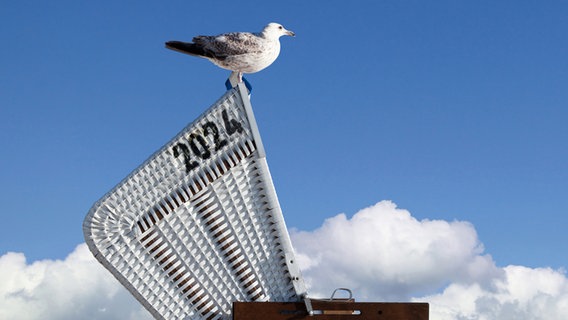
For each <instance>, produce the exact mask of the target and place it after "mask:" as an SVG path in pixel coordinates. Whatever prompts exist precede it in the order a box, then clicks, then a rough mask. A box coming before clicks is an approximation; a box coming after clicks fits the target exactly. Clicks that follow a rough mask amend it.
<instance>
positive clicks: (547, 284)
mask: <svg viewBox="0 0 568 320" xmlns="http://www.w3.org/2000/svg"><path fill="white" fill-rule="evenodd" d="M291 236H292V241H293V243H294V246H295V248H296V251H297V252H296V253H297V258H298V261H299V262H300V264H301V267H302V271H303V275H304V277H305V278H306V281H307V282H308V284H309V287H310V293H311V296H312V297H315V298H323V297H329V295H330V294H331V292H332V291H333V289H335V288H337V287H347V288H350V289H352V290H353V292H354V295H355V298H356V299H357V300H358V301H421V302H428V303H430V319H433V320H438V319H440V320H446V319H448V320H449V319H452V320H454V319H456V320H458V319H459V320H465V319H468V320H472V319H479V320H485V319H487V320H489V319H546V320H555V319H565V317H566V315H567V314H568V279H567V278H566V275H565V273H564V271H563V270H553V269H550V268H527V267H523V266H506V267H499V266H496V265H495V263H494V261H493V259H492V258H491V256H490V255H488V254H486V253H485V252H484V248H483V245H482V243H481V242H480V240H479V239H478V237H477V233H476V231H475V228H474V227H473V225H471V224H470V223H468V222H461V221H452V222H448V221H443V220H421V221H419V220H417V219H416V218H414V217H412V215H411V214H410V213H409V212H408V211H406V210H402V209H399V208H397V207H396V205H395V204H394V203H392V202H390V201H382V202H379V203H377V204H376V205H374V206H371V207H368V208H365V209H363V210H361V211H359V212H358V213H356V214H355V215H353V217H351V218H347V216H346V215H344V214H339V215H337V216H335V217H332V218H329V219H327V220H326V221H325V222H324V223H323V224H322V226H321V227H320V228H318V229H316V230H313V231H299V230H294V231H292V233H291ZM0 319H42V320H44V319H47V320H51V319H58V320H60V319H64V320H65V319H117V320H118V319H151V316H150V314H149V313H148V312H146V311H145V310H144V309H143V307H142V306H141V305H140V304H139V303H138V302H137V301H136V300H135V299H134V298H133V297H132V296H131V295H130V294H129V293H128V292H127V291H126V289H124V288H123V287H122V286H121V285H120V284H119V283H118V281H116V280H115V279H114V278H113V277H112V276H111V275H110V273H109V272H108V271H106V270H105V269H104V268H103V267H102V266H101V265H100V264H99V263H98V262H97V261H96V260H95V259H94V258H93V256H92V255H91V253H90V252H89V250H88V248H87V246H86V245H85V244H81V245H79V246H77V248H76V249H75V250H74V251H73V252H72V253H71V254H70V255H69V256H68V257H67V258H66V259H64V260H42V261H36V262H33V263H27V262H26V259H25V256H24V255H23V254H22V253H6V254H4V255H3V256H1V257H0Z"/></svg>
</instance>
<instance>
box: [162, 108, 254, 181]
mask: <svg viewBox="0 0 568 320" xmlns="http://www.w3.org/2000/svg"><path fill="white" fill-rule="evenodd" d="M221 117H222V118H223V125H224V126H225V131H226V132H227V134H228V135H229V136H231V135H233V134H234V133H235V132H238V133H241V132H243V126H242V125H241V123H240V122H238V121H237V120H235V119H229V115H228V114H227V110H223V112H221ZM201 128H202V131H203V135H200V134H196V133H192V134H190V135H189V139H188V144H189V146H188V145H187V144H185V143H181V142H180V143H178V144H176V145H175V146H173V148H172V151H173V154H174V157H176V158H177V157H179V156H183V163H184V165H185V172H186V173H189V172H190V171H191V170H193V169H195V168H196V167H198V166H199V163H198V162H197V161H194V160H192V158H191V152H190V150H191V151H193V154H194V155H196V156H197V157H198V158H201V159H203V160H205V159H209V158H210V157H211V150H210V147H209V145H208V144H207V141H205V138H204V137H207V136H209V135H212V136H213V144H214V147H215V151H218V150H220V149H221V148H222V147H224V146H226V145H227V140H225V139H222V138H221V136H220V134H219V128H218V127H217V125H216V124H215V123H214V122H211V121H209V122H206V123H205V124H203V126H202V127H201ZM198 144H199V145H200V146H201V149H200V148H199V147H198Z"/></svg>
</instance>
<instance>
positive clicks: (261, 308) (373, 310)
mask: <svg viewBox="0 0 568 320" xmlns="http://www.w3.org/2000/svg"><path fill="white" fill-rule="evenodd" d="M312 307H313V310H314V311H315V312H316V314H315V315H314V316H309V315H308V313H307V311H306V305H305V304H304V303H303V302H234V303H233V320H428V319H429V305H428V303H404V302H339V301H318V300H312Z"/></svg>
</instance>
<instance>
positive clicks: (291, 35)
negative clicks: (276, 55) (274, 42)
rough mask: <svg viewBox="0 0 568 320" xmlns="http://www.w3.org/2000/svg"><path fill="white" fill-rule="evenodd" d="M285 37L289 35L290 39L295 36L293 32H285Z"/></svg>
mask: <svg viewBox="0 0 568 320" xmlns="http://www.w3.org/2000/svg"><path fill="white" fill-rule="evenodd" d="M286 35H289V36H290V37H295V36H296V34H295V33H294V31H290V30H286Z"/></svg>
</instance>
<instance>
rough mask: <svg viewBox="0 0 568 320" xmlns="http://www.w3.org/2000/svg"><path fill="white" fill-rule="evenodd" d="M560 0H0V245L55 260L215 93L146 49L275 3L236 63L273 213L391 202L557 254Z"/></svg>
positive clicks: (565, 172)
mask: <svg viewBox="0 0 568 320" xmlns="http://www.w3.org/2000/svg"><path fill="white" fill-rule="evenodd" d="M567 16H568V3H567V2H565V1H545V2H543V1H540V2H539V1H525V0H520V1H498V2H495V1H429V2H426V1H352V2H345V1H341V2H340V1H326V2H325V3H324V2H314V1H286V2H279V3H273V2H265V1H246V2H235V1H231V2H223V1H216V2H206V1H205V2H204V1H200V2H188V1H170V2H168V3H162V2H160V3H158V2H139V1H103V2H83V3H80V2H77V1H56V2H39V1H17V2H14V1H12V2H3V3H2V4H0V41H1V43H2V44H3V45H2V47H3V50H1V51H0V125H1V130H2V135H0V150H1V151H0V152H1V153H2V157H1V167H0V168H1V169H0V181H2V182H1V183H0V203H1V204H2V205H1V209H0V220H1V221H2V223H0V254H5V253H7V252H21V253H23V254H25V256H26V257H27V259H28V261H36V260H42V259H63V258H65V257H66V256H67V255H68V254H69V253H70V252H72V251H73V250H74V248H75V247H76V246H77V245H78V244H80V243H82V242H83V241H84V240H83V235H82V229H81V224H82V221H83V218H84V217H85V215H86V213H87V211H88V210H89V208H90V207H91V205H92V204H93V203H94V202H95V201H96V200H97V199H99V198H100V197H101V196H103V195H104V194H105V193H106V192H107V191H108V190H110V189H111V188H112V187H113V186H114V185H115V184H117V183H118V182H119V181H120V180H121V179H122V178H124V177H125V176H126V175H127V174H128V173H129V172H130V171H132V170H133V169H134V168H136V167H137V166H138V165H139V164H140V163H142V162H143V161H144V160H145V159H146V158H147V157H149V156H150V155H151V154H152V153H153V152H154V151H155V150H157V149H158V148H159V147H161V146H162V145H163V144H164V143H165V142H167V141H168V140H169V139H170V138H171V137H173V136H174V135H175V134H176V133H177V132H178V131H180V130H181V129H182V128H183V127H184V126H185V125H186V124H187V123H189V122H191V121H192V120H193V119H194V118H195V117H197V116H198V115H199V114H200V113H201V112H202V111H203V110H204V109H205V108H207V107H208V106H209V105H210V104H212V103H213V102H215V101H216V99H217V98H218V97H219V96H221V95H222V94H223V92H224V81H225V79H226V78H227V76H228V72H227V71H225V70H222V69H219V68H217V67H215V66H214V65H212V64H211V63H209V62H208V61H206V60H203V59H197V58H193V57H189V56H186V55H182V54H179V53H177V52H173V51H170V50H167V49H165V48H164V42H165V41H167V40H190V39H191V37H192V36H194V35H198V34H218V33H222V32H227V31H259V30H260V29H261V28H262V27H263V26H264V25H265V24H266V23H268V22H271V21H276V22H280V23H282V24H283V25H284V26H285V27H286V28H288V29H290V30H293V31H295V32H296V35H297V36H296V37H295V38H288V37H285V38H282V39H281V44H282V51H281V55H280V57H279V58H278V60H277V61H276V62H275V63H274V64H273V65H272V66H270V67H269V68H267V69H266V70H264V71H262V72H260V73H257V74H252V75H248V76H246V78H247V79H248V80H249V81H250V82H251V83H252V85H253V94H252V105H253V107H254V110H255V114H256V117H257V121H258V124H259V127H260V130H261V134H262V137H263V141H264V144H265V147H266V149H267V153H268V163H269V165H270V167H271V171H272V175H273V179H274V182H275V185H276V190H277V192H278V195H279V199H280V202H281V205H282V208H283V211H284V215H285V219H286V222H287V224H288V225H289V227H290V228H291V229H296V230H314V229H317V228H318V227H320V226H321V225H322V223H323V222H324V220H325V219H327V218H330V217H332V216H335V215H337V214H339V213H345V214H346V215H347V217H351V216H353V215H354V214H355V213H356V212H358V211H359V210H361V209H362V208H365V207H369V206H372V205H374V204H375V203H377V202H379V201H382V200H391V201H392V202H394V203H396V204H397V205H398V207H399V208H403V209H406V210H408V211H410V212H411V214H412V216H413V217H415V218H416V219H418V220H423V219H429V220H445V221H448V222H452V221H456V220H457V221H468V222H470V223H471V224H472V225H473V226H474V228H475V230H476V232H477V234H478V237H479V240H480V241H481V242H482V243H483V245H484V247H485V252H487V253H488V254H490V255H491V256H492V257H493V259H494V261H495V263H496V264H497V265H499V266H506V265H521V266H527V267H552V268H555V269H558V268H563V267H567V266H568V258H567V257H566V254H565V251H566V250H565V245H566V243H568V233H567V232H566V226H568V215H567V213H568V196H567V191H568V147H567V144H566V141H568V126H566V122H567V120H568V109H567V101H568V90H566V84H567V83H568V82H567V79H568V59H567V58H566V57H568V39H567V38H566V33H567V32H568V19H566V17H567Z"/></svg>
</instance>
